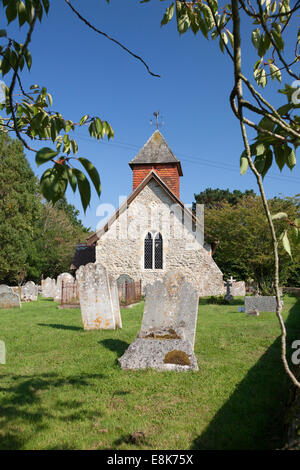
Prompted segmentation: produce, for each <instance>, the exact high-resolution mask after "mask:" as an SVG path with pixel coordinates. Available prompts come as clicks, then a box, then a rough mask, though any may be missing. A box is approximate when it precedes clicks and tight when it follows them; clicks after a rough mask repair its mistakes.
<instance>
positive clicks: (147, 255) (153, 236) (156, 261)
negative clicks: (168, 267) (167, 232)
mask: <svg viewBox="0 0 300 470" xmlns="http://www.w3.org/2000/svg"><path fill="white" fill-rule="evenodd" d="M153 241H154V247H153ZM144 268H145V269H162V268H163V239H162V236H161V234H160V233H155V232H154V233H151V232H148V233H147V235H146V237H145V249H144Z"/></svg>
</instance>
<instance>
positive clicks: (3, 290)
mask: <svg viewBox="0 0 300 470" xmlns="http://www.w3.org/2000/svg"><path fill="white" fill-rule="evenodd" d="M8 292H13V288H12V287H9V286H7V285H6V284H0V294H3V293H5V294H7V293H8Z"/></svg>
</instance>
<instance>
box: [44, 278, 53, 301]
mask: <svg viewBox="0 0 300 470" xmlns="http://www.w3.org/2000/svg"><path fill="white" fill-rule="evenodd" d="M55 289H56V280H55V279H52V278H51V277H47V278H46V279H43V280H42V297H43V298H44V299H47V298H54V294H55Z"/></svg>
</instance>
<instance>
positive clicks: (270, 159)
mask: <svg viewBox="0 0 300 470" xmlns="http://www.w3.org/2000/svg"><path fill="white" fill-rule="evenodd" d="M272 163H273V152H272V150H271V149H270V148H268V149H267V153H266V160H265V166H264V169H263V171H262V173H261V175H262V177H263V178H264V177H265V176H266V174H267V173H268V171H269V169H270V168H271V166H272Z"/></svg>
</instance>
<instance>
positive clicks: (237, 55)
mask: <svg viewBox="0 0 300 470" xmlns="http://www.w3.org/2000/svg"><path fill="white" fill-rule="evenodd" d="M231 6H232V15H233V34H234V77H235V95H236V97H237V100H238V109H237V112H238V119H239V121H240V126H241V132H242V137H243V142H244V147H245V153H246V158H247V160H248V164H249V166H250V168H251V171H252V172H253V174H254V175H255V177H256V181H257V184H258V186H259V190H260V194H261V197H262V202H263V206H264V210H265V213H266V216H267V220H268V224H269V227H270V231H271V236H272V243H273V252H274V261H275V292H276V316H277V318H278V321H279V324H280V328H281V358H282V361H283V365H284V368H285V371H286V372H287V374H288V375H289V376H290V378H291V380H292V381H293V383H294V384H295V385H296V386H297V387H298V388H300V382H298V380H297V379H296V377H295V375H294V374H293V373H292V371H291V370H290V368H289V364H288V362H287V359H286V328H285V324H284V322H283V319H282V316H281V313H280V312H281V303H280V293H279V258H278V244H277V238H276V233H275V229H274V224H273V221H272V217H271V213H270V210H269V206H268V201H267V198H266V195H265V192H264V188H263V184H262V179H261V176H260V174H259V173H258V171H257V169H256V168H255V166H254V163H253V161H252V158H251V151H250V145H249V142H248V137H247V132H246V128H245V124H244V122H243V108H242V104H241V100H242V99H243V92H242V79H241V74H242V59H241V36H240V16H239V9H238V0H231ZM231 95H233V94H231ZM233 99H234V98H233Z"/></svg>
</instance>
